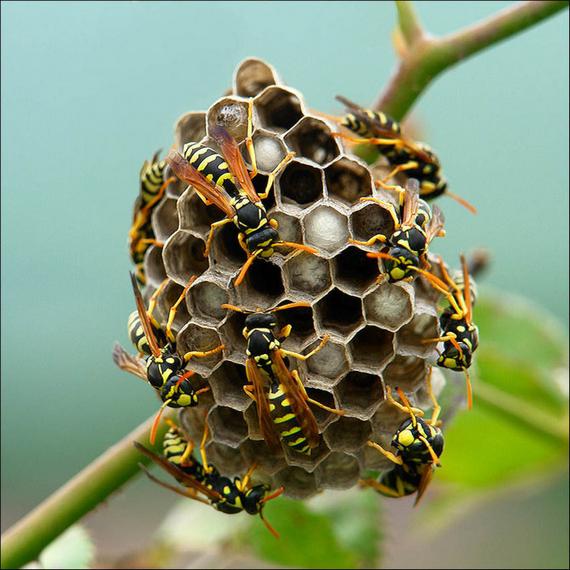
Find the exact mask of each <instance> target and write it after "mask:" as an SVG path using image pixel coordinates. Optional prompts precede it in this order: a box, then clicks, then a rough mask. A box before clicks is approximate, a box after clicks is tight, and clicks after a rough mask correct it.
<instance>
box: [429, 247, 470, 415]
mask: <svg viewBox="0 0 570 570" xmlns="http://www.w3.org/2000/svg"><path fill="white" fill-rule="evenodd" d="M460 259H461V273H462V277H461V279H460V280H458V282H456V281H455V280H454V279H452V278H451V276H450V275H449V273H448V272H447V269H446V267H445V264H444V263H443V260H442V259H441V258H439V260H438V264H439V267H440V271H441V274H442V276H443V281H442V280H441V279H439V278H438V277H436V276H435V275H433V274H430V273H428V272H424V273H423V275H424V276H425V277H426V278H427V279H428V281H429V282H430V284H431V285H432V287H434V288H435V289H436V290H437V291H439V292H440V293H442V294H443V295H444V297H445V298H446V299H447V300H448V303H449V304H448V306H446V307H445V308H444V309H443V311H442V312H441V315H440V317H439V324H440V327H441V329H442V334H441V336H439V337H436V338H429V339H424V340H423V341H422V342H423V343H424V344H427V343H432V342H443V350H442V351H441V353H440V355H439V357H438V359H437V365H438V366H441V367H443V368H447V369H449V370H453V371H455V372H463V373H464V374H465V382H466V388H467V407H468V408H469V409H471V407H472V406H473V390H472V387H471V378H470V375H469V367H470V366H471V361H472V358H473V353H474V352H475V350H476V349H477V347H478V346H479V329H478V328H477V326H476V325H475V324H474V323H473V293H474V292H475V289H474V287H473V285H472V283H471V276H470V274H469V268H468V265H467V262H466V260H465V256H464V255H461V256H460Z"/></svg>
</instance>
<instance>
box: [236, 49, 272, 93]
mask: <svg viewBox="0 0 570 570" xmlns="http://www.w3.org/2000/svg"><path fill="white" fill-rule="evenodd" d="M233 83H234V91H235V93H236V95H239V96H241V97H255V96H256V95H257V94H258V93H260V92H261V91H263V90H264V89H265V88H266V87H268V86H269V85H275V84H276V83H279V79H278V76H277V73H276V72H275V70H274V69H273V67H271V66H270V65H267V63H265V62H264V61H261V60H260V59H256V58H248V59H246V60H245V61H243V62H242V63H241V64H240V65H239V66H238V68H237V69H236V71H235V74H234V82H233Z"/></svg>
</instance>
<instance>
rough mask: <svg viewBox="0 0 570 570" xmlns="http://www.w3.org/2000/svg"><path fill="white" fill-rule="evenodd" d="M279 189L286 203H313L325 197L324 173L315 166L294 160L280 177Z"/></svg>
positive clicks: (304, 204) (301, 204) (302, 204)
mask: <svg viewBox="0 0 570 570" xmlns="http://www.w3.org/2000/svg"><path fill="white" fill-rule="evenodd" d="M279 189H280V193H281V194H280V195H281V200H282V202H283V203H285V204H294V205H300V206H306V205H307V204H312V203H314V202H316V201H317V200H319V199H321V198H322V197H323V178H322V173H321V171H320V170H318V169H317V168H314V167H313V166H309V165H308V164H304V163H302V162H299V161H297V160H293V161H292V162H290V163H289V164H288V165H287V166H286V167H285V169H284V170H283V172H282V173H281V176H280V177H279Z"/></svg>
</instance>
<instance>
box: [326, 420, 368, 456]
mask: <svg viewBox="0 0 570 570" xmlns="http://www.w3.org/2000/svg"><path fill="white" fill-rule="evenodd" d="M371 433H372V427H371V426H370V422H368V421H364V422H363V421H361V420H358V419H356V418H348V417H346V416H345V417H341V418H339V419H338V421H336V422H335V423H334V424H331V425H330V426H329V427H328V428H327V430H326V432H325V439H326V441H327V443H328V444H329V446H330V448H331V449H332V450H333V451H335V450H336V451H358V450H359V449H360V448H361V447H362V446H363V445H365V443H366V442H367V441H368V440H369V439H370V434H371Z"/></svg>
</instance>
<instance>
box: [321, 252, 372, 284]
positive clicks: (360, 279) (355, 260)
mask: <svg viewBox="0 0 570 570" xmlns="http://www.w3.org/2000/svg"><path fill="white" fill-rule="evenodd" d="M332 267H333V276H334V283H335V285H338V286H339V287H342V288H343V289H345V290H348V291H349V292H351V293H357V294H358V293H362V292H363V291H365V290H366V289H368V287H370V285H372V284H373V283H374V282H375V281H376V279H377V278H378V262H377V261H376V260H375V259H371V258H370V257H367V255H366V252H365V251H363V250H361V249H359V248H357V247H354V246H350V247H348V248H346V249H345V250H344V251H341V252H340V253H339V254H338V255H337V256H336V257H335V258H334V260H333V264H332Z"/></svg>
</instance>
